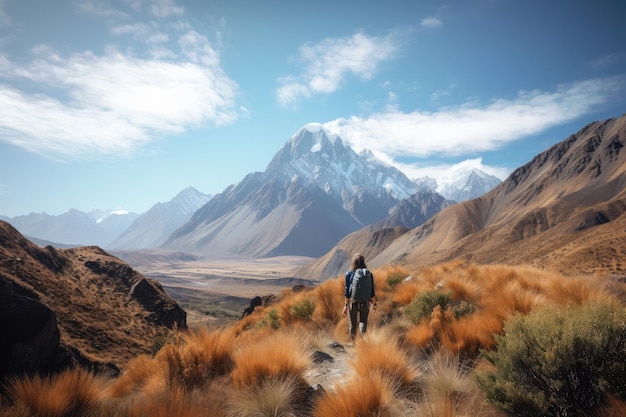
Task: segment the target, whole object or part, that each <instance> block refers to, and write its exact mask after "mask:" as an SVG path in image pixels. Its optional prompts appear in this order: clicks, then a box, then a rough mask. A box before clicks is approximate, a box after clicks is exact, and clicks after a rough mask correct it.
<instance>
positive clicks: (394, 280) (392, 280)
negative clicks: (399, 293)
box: [387, 273, 406, 288]
mask: <svg viewBox="0 0 626 417" xmlns="http://www.w3.org/2000/svg"><path fill="white" fill-rule="evenodd" d="M405 278H406V275H405V274H400V273H393V274H389V275H388V276H387V285H389V286H390V287H391V288H394V287H395V286H396V285H398V284H399V283H401V282H402V281H404V279H405Z"/></svg>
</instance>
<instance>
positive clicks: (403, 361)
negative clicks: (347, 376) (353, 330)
mask: <svg viewBox="0 0 626 417" xmlns="http://www.w3.org/2000/svg"><path fill="white" fill-rule="evenodd" d="M351 365H352V368H353V369H354V371H355V372H356V374H357V375H358V376H359V377H364V376H367V375H369V374H371V373H379V374H381V375H383V376H384V377H385V378H386V379H387V380H389V381H391V382H392V383H393V385H397V386H398V387H399V388H403V389H406V388H410V387H411V386H412V384H413V382H414V381H415V379H416V378H417V370H416V369H415V368H414V366H413V365H412V364H411V362H410V361H409V356H408V353H407V352H406V351H405V350H403V349H401V348H400V347H399V344H398V342H397V340H396V338H395V337H393V336H392V335H391V333H390V332H387V331H382V330H381V331H373V332H369V333H367V334H366V335H365V336H364V337H363V338H362V339H358V340H357V342H356V344H355V357H354V359H353V360H352V361H351Z"/></svg>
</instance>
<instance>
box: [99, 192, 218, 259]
mask: <svg viewBox="0 0 626 417" xmlns="http://www.w3.org/2000/svg"><path fill="white" fill-rule="evenodd" d="M210 199H211V196H210V195H207V194H202V193H201V192H199V191H198V190H196V189H195V188H193V187H189V188H185V189H184V190H183V191H181V192H180V193H178V194H177V195H176V197H174V198H173V199H171V200H170V201H168V202H166V203H157V204H156V205H154V206H152V207H151V208H150V210H148V211H147V212H145V213H144V214H142V215H141V216H139V217H138V218H137V219H136V220H135V221H134V222H133V223H132V224H131V225H130V226H129V227H128V228H127V229H126V230H124V232H122V233H121V234H120V235H119V237H118V238H117V239H115V240H114V241H113V242H111V243H109V244H108V245H106V247H107V249H113V250H115V249H148V248H156V247H158V246H159V245H161V244H162V243H163V242H164V241H165V240H166V239H167V238H168V237H169V236H170V235H171V234H172V233H173V232H174V231H175V230H176V229H178V228H179V227H180V226H182V225H183V224H185V223H186V222H187V221H188V220H189V219H190V218H191V216H192V215H193V213H195V212H196V210H198V209H199V208H200V207H202V206H203V205H204V204H206V203H207V202H208V201H209V200H210Z"/></svg>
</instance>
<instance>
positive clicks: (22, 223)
mask: <svg viewBox="0 0 626 417" xmlns="http://www.w3.org/2000/svg"><path fill="white" fill-rule="evenodd" d="M138 216H139V214H137V213H133V212H128V211H121V210H92V211H90V212H89V213H85V212H82V211H80V210H76V209H71V210H69V211H67V212H66V213H63V214H60V215H58V216H51V215H49V214H47V213H31V214H28V215H24V216H15V217H12V218H9V219H8V220H7V221H8V222H9V223H10V224H11V225H13V227H15V228H16V229H17V230H18V231H19V232H20V233H22V234H23V235H26V236H29V237H32V238H37V239H41V240H45V241H49V242H56V243H63V244H66V245H81V246H84V245H97V246H102V247H104V246H106V245H107V244H108V243H109V242H111V241H112V240H113V239H115V238H116V237H117V236H118V235H119V234H120V233H122V232H123V231H124V230H126V228H128V226H130V224H131V223H132V222H133V221H134V220H135V219H136V218H137V217H138Z"/></svg>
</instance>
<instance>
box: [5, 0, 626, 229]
mask: <svg viewBox="0 0 626 417" xmlns="http://www.w3.org/2000/svg"><path fill="white" fill-rule="evenodd" d="M624 22H626V2H624V1H623V0H588V1H583V0H450V1H438V0H410V1H404V0H402V1H401V0H385V1H363V0H359V1H352V0H344V1H337V0H333V1H327V0H317V1H314V2H304V1H293V0H265V1H263V0H245V1H240V0H55V1H49V0H0V215H4V216H8V217H13V216H18V215H26V214H29V213H33V212H35V213H42V212H45V213H47V214H49V215H59V214H62V213H64V212H66V211H68V210H70V209H78V210H81V211H84V212H88V211H90V210H94V209H118V210H128V211H132V212H136V213H143V212H145V211H147V210H148V209H149V208H150V207H152V206H153V205H154V204H156V203H158V202H166V201H169V200H170V199H172V198H173V197H174V196H175V195H176V194H178V193H179V192H180V191H181V190H183V189H185V188H187V187H190V186H192V187H195V188H196V189H198V190H199V191H200V192H202V193H205V194H210V195H215V194H217V193H220V192H222V191H223V190H224V189H225V188H226V187H227V186H229V185H231V184H235V183H237V182H239V181H241V180H242V179H243V178H244V177H245V175H246V174H248V173H250V172H255V171H264V170H265V168H266V167H267V165H268V164H269V162H270V160H271V159H272V157H273V156H274V154H276V152H278V151H279V150H280V149H281V148H282V146H283V145H284V144H285V142H286V141H287V140H288V139H289V138H290V137H291V136H293V135H294V134H295V133H296V132H297V131H298V129H300V128H302V127H303V126H305V125H306V124H308V123H321V124H323V126H324V127H325V128H326V129H328V130H330V131H331V132H333V133H336V134H338V135H339V136H340V137H341V138H342V139H343V141H344V142H346V143H349V144H350V145H351V146H352V147H353V148H354V149H355V150H356V151H357V152H358V151H360V150H362V149H364V148H367V149H369V150H371V151H372V152H374V154H375V155H377V156H378V157H380V158H381V159H382V160H383V161H385V162H386V163H388V164H390V165H394V166H396V167H398V168H399V169H401V170H402V171H403V172H404V173H405V174H407V176H409V178H418V177H422V176H426V175H429V176H434V177H437V176H441V175H443V174H444V173H445V172H446V170H449V169H452V168H454V167H455V166H458V165H459V164H462V165H465V166H474V167H477V168H479V169H482V170H483V171H485V172H488V173H490V174H493V175H496V176H498V177H499V178H501V179H505V178H506V176H508V175H509V174H510V173H511V172H512V171H513V170H514V169H516V168H518V167H520V166H522V165H524V164H525V163H527V162H529V161H530V160H531V159H532V158H533V157H534V156H535V155H537V154H539V153H541V152H543V151H545V150H547V149H548V148H549V147H550V146H552V145H554V144H556V143H558V142H560V141H562V140H564V139H565V138H567V137H568V136H569V135H571V134H573V133H576V132H577V131H578V130H580V129H581V128H582V127H584V126H585V125H586V124H588V123H590V122H592V121H598V120H605V119H609V118H614V117H620V116H622V115H624V114H625V113H626V25H625V24H624Z"/></svg>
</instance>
